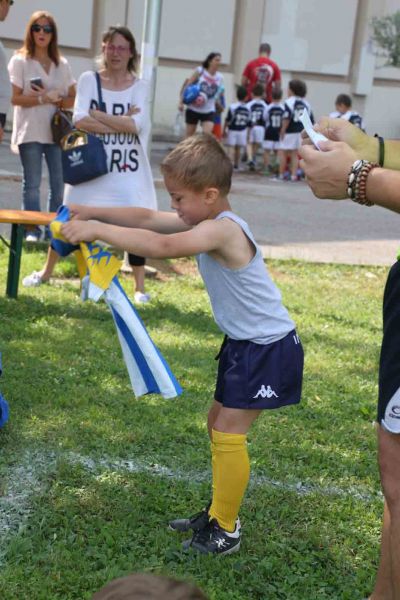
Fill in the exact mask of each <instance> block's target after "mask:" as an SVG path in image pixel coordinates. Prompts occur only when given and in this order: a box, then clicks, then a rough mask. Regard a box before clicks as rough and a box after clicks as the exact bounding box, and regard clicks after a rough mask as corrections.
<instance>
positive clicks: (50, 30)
mask: <svg viewBox="0 0 400 600" xmlns="http://www.w3.org/2000/svg"><path fill="white" fill-rule="evenodd" d="M31 31H33V32H34V33H39V31H43V33H53V32H54V29H53V28H52V26H51V25H39V24H38V23H35V24H34V25H32V27H31Z"/></svg>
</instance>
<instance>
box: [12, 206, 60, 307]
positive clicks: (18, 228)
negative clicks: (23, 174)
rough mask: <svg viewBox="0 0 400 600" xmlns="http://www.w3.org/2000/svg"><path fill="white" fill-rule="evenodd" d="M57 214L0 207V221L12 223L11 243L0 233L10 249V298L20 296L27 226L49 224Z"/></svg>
mask: <svg viewBox="0 0 400 600" xmlns="http://www.w3.org/2000/svg"><path fill="white" fill-rule="evenodd" d="M55 216H56V213H49V212H39V211H34V210H12V209H0V223H10V225H11V240H10V243H8V242H7V241H6V240H5V239H4V238H3V237H2V236H1V235H0V239H1V240H2V241H3V242H4V243H5V244H6V246H7V247H8V248H9V250H10V254H9V259H8V274H7V288H6V295H7V296H8V297H9V298H17V296H18V282H19V271H20V266H21V253H22V241H23V239H24V228H25V226H26V225H48V224H49V223H50V222H51V221H52V220H53V219H54V217H55Z"/></svg>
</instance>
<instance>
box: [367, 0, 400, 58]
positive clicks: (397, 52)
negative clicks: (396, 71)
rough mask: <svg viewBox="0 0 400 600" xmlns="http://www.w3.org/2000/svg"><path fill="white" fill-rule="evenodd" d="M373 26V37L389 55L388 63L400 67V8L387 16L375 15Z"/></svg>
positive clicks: (384, 52)
mask: <svg viewBox="0 0 400 600" xmlns="http://www.w3.org/2000/svg"><path fill="white" fill-rule="evenodd" d="M371 26H372V30H373V36H372V39H373V40H374V41H375V42H376V43H377V45H378V46H379V47H380V48H381V49H382V51H383V52H382V55H383V56H386V57H387V64H388V65H391V66H392V67H400V10H398V11H396V12H395V13H393V14H392V15H387V16H385V17H380V18H378V17H374V18H373V19H372V20H371Z"/></svg>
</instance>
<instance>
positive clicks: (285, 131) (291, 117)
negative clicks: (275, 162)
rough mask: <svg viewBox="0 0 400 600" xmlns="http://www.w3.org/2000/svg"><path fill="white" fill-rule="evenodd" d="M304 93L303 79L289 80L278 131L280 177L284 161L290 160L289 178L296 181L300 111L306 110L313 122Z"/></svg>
mask: <svg viewBox="0 0 400 600" xmlns="http://www.w3.org/2000/svg"><path fill="white" fill-rule="evenodd" d="M306 94H307V86H306V84H305V82H304V81H302V80H301V79H292V80H291V81H289V88H288V98H287V100H286V101H285V112H284V115H283V120H282V128H281V133H280V140H281V149H282V151H283V160H282V161H281V165H280V171H279V177H280V178H281V179H283V176H284V172H285V170H286V163H287V161H288V160H290V174H291V180H292V181H297V170H298V162H299V161H298V156H297V152H298V150H299V148H300V146H301V132H302V130H303V125H302V123H301V121H300V119H299V117H300V115H301V113H302V112H303V111H304V110H307V111H308V113H309V114H310V118H311V121H312V123H314V117H313V114H312V111H311V107H310V105H309V103H308V102H307V100H305V97H306Z"/></svg>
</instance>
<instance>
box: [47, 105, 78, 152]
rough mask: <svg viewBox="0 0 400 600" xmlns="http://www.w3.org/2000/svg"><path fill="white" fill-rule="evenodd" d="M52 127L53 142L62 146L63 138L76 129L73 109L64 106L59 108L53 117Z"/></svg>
mask: <svg viewBox="0 0 400 600" xmlns="http://www.w3.org/2000/svg"><path fill="white" fill-rule="evenodd" d="M50 127H51V133H52V136H53V142H55V143H56V144H58V145H59V146H61V140H62V138H63V137H64V135H67V134H68V133H70V132H71V131H72V130H73V129H75V127H74V124H73V122H72V111H71V110H66V109H63V108H57V110H56V112H55V113H54V115H53V117H52V119H51V123H50Z"/></svg>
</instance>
